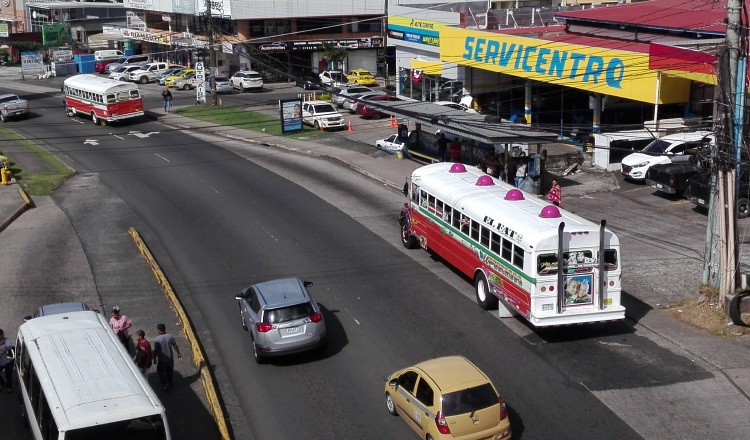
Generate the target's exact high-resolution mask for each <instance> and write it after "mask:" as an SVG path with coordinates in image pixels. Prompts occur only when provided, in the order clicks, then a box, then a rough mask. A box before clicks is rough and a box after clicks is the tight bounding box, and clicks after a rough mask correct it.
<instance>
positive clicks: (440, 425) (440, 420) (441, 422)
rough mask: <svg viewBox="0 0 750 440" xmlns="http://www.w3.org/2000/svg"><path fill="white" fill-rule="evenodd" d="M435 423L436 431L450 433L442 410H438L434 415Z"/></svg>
mask: <svg viewBox="0 0 750 440" xmlns="http://www.w3.org/2000/svg"><path fill="white" fill-rule="evenodd" d="M435 425H436V426H437V429H438V432H440V433H441V434H450V433H451V429H450V428H449V427H448V422H446V421H445V418H444V417H443V412H442V411H438V413H437V414H436V415H435Z"/></svg>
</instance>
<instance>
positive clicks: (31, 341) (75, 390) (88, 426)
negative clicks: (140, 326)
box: [15, 311, 171, 440]
mask: <svg viewBox="0 0 750 440" xmlns="http://www.w3.org/2000/svg"><path fill="white" fill-rule="evenodd" d="M15 363H16V365H15V366H16V375H17V378H18V384H19V389H20V394H21V396H20V397H21V398H20V399H19V400H20V401H21V411H22V413H23V414H24V417H25V418H26V420H27V421H28V424H29V427H30V431H31V434H32V437H33V438H34V439H36V440H50V439H57V440H75V439H83V438H87V439H88V438H96V439H110V440H115V439H136V438H137V439H139V440H170V439H171V435H170V433H169V425H168V424H167V417H166V414H165V411H164V406H162V404H161V402H159V399H158V398H157V397H156V394H155V393H154V391H153V389H151V387H150V386H149V384H148V382H147V381H146V379H145V378H144V377H143V375H142V374H141V372H140V371H139V369H138V367H137V366H136V365H135V363H134V362H133V360H132V359H131V358H130V356H129V355H128V353H127V352H126V351H125V347H123V345H122V344H121V343H120V341H119V340H118V339H117V336H116V335H115V333H114V332H113V331H112V329H111V328H110V326H109V323H107V321H106V319H105V318H104V317H103V316H101V315H100V314H98V313H96V312H93V311H81V312H69V313H60V314H54V315H49V316H41V317H39V318H34V319H32V320H30V321H28V322H26V323H24V324H23V325H21V327H20V328H19V329H18V337H17V340H16V359H15Z"/></svg>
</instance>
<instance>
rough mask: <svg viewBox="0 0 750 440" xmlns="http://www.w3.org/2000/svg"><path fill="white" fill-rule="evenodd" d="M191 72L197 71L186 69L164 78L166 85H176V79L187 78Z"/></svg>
mask: <svg viewBox="0 0 750 440" xmlns="http://www.w3.org/2000/svg"><path fill="white" fill-rule="evenodd" d="M191 73H195V69H184V70H183V71H182V72H180V74H179V75H172V76H168V77H167V79H165V80H164V85H165V86H167V87H174V83H175V81H177V80H178V79H182V78H185V77H186V76H188V75H190V74H191Z"/></svg>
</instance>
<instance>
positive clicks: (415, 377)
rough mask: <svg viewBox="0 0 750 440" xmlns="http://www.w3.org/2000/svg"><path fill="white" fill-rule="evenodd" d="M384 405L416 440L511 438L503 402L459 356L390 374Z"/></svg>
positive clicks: (432, 361) (480, 375) (481, 375)
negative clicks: (412, 433)
mask: <svg viewBox="0 0 750 440" xmlns="http://www.w3.org/2000/svg"><path fill="white" fill-rule="evenodd" d="M385 405H386V409H388V412H389V413H391V414H392V415H394V416H401V418H402V419H403V420H404V421H405V422H406V423H407V424H408V425H409V426H410V427H411V428H412V429H413V430H415V431H416V432H417V434H419V436H420V437H421V438H422V439H433V440H441V439H444V440H448V439H451V440H457V439H472V440H473V439H487V440H489V439H492V440H508V439H510V437H511V430H510V420H509V419H508V408H507V407H506V405H505V401H504V400H503V398H502V397H500V395H499V394H498V392H497V389H495V386H494V385H493V384H492V382H491V381H490V379H489V378H488V377H487V375H486V374H484V373H483V372H482V371H481V370H480V369H479V368H477V366H476V365H474V364H473V363H472V362H471V361H469V360H468V359H466V358H465V357H463V356H447V357H441V358H436V359H430V360H428V361H424V362H420V363H418V364H416V365H414V366H411V367H407V368H404V369H402V370H399V371H396V372H395V373H393V374H391V375H390V376H388V377H387V378H386V379H385Z"/></svg>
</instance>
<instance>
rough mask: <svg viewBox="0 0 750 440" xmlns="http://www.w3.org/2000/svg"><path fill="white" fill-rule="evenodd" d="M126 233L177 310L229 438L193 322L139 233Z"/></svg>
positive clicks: (223, 431) (214, 410) (218, 419)
mask: <svg viewBox="0 0 750 440" xmlns="http://www.w3.org/2000/svg"><path fill="white" fill-rule="evenodd" d="M128 233H129V234H130V236H131V237H132V238H133V241H134V242H135V245H136V247H138V249H139V250H140V251H141V254H142V255H143V257H144V258H145V259H146V261H147V262H148V264H149V266H151V270H152V271H153V272H154V275H155V276H156V280H157V281H158V282H159V285H161V288H162V289H163V290H164V293H166V294H167V297H169V300H170V301H171V302H172V306H173V307H174V309H175V311H176V312H177V317H178V318H179V320H180V324H181V325H182V331H183V332H184V333H185V337H186V338H187V340H188V342H189V344H190V350H191V351H192V353H193V360H194V361H195V366H196V367H198V371H200V373H201V382H202V383H203V389H204V390H205V392H206V398H207V399H208V404H209V405H210V406H211V412H212V413H213V416H214V420H215V421H216V427H217V428H219V433H220V435H221V438H222V440H230V439H231V437H230V436H229V428H228V427H227V423H226V418H225V416H224V410H223V409H222V408H221V404H220V403H219V396H218V393H217V392H216V387H215V385H214V378H213V375H212V374H211V370H210V369H209V368H206V357H205V356H204V355H203V351H202V350H201V348H200V344H199V343H198V338H197V337H196V335H195V329H193V324H192V323H191V322H190V319H189V318H188V316H187V313H185V310H184V309H183V308H182V303H181V302H180V299H179V298H177V295H176V294H175V292H174V290H173V289H172V285H171V284H170V283H169V280H168V279H167V277H166V275H164V272H162V270H161V267H160V266H159V263H158V262H157V261H156V259H155V258H154V256H153V255H152V254H151V251H150V250H149V249H148V246H147V245H146V243H145V242H144V241H143V239H141V235H140V234H139V233H138V231H136V230H135V228H132V227H131V228H129V229H128Z"/></svg>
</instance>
